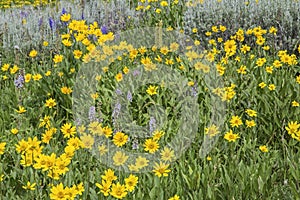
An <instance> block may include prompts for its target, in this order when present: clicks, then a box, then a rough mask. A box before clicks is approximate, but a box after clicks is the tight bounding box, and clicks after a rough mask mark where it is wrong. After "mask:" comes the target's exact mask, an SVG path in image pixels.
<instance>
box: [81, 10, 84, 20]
mask: <svg viewBox="0 0 300 200" xmlns="http://www.w3.org/2000/svg"><path fill="white" fill-rule="evenodd" d="M81 19H82V20H84V15H83V11H82V13H81Z"/></svg>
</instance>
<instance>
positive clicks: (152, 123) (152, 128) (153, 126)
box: [149, 117, 156, 133]
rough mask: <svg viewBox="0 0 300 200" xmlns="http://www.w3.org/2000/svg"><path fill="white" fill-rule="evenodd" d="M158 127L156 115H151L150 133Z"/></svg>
mask: <svg viewBox="0 0 300 200" xmlns="http://www.w3.org/2000/svg"><path fill="white" fill-rule="evenodd" d="M155 129H156V120H155V118H154V117H150V121H149V131H150V133H153V131H154V130H155Z"/></svg>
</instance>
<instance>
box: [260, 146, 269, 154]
mask: <svg viewBox="0 0 300 200" xmlns="http://www.w3.org/2000/svg"><path fill="white" fill-rule="evenodd" d="M259 150H261V151H262V152H264V153H267V152H268V151H269V149H268V147H267V146H266V145H263V146H259Z"/></svg>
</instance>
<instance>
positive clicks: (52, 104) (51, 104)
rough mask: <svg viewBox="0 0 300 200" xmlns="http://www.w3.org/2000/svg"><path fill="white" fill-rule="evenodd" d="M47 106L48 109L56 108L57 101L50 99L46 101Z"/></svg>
mask: <svg viewBox="0 0 300 200" xmlns="http://www.w3.org/2000/svg"><path fill="white" fill-rule="evenodd" d="M45 106H46V107H48V108H53V107H54V106H56V102H55V99H52V98H50V99H48V100H46V103H45Z"/></svg>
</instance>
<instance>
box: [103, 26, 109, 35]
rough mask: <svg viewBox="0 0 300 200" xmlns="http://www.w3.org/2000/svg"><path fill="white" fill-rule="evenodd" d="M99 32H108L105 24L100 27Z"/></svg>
mask: <svg viewBox="0 0 300 200" xmlns="http://www.w3.org/2000/svg"><path fill="white" fill-rule="evenodd" d="M101 32H102V33H103V34H107V33H108V30H107V27H106V26H105V25H104V26H102V27H101Z"/></svg>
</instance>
